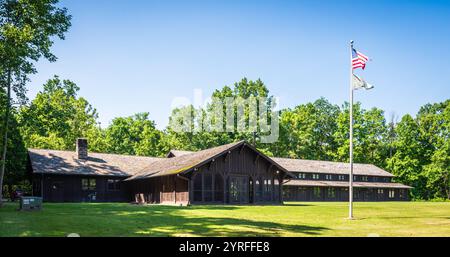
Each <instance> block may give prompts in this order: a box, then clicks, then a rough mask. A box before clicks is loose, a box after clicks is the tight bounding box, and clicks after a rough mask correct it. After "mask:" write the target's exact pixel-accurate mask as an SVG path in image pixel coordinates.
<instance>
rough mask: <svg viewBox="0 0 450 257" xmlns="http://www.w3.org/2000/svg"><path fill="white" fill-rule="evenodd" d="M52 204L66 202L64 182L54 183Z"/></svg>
mask: <svg viewBox="0 0 450 257" xmlns="http://www.w3.org/2000/svg"><path fill="white" fill-rule="evenodd" d="M51 189H52V194H51V201H52V202H64V184H63V182H62V181H54V182H52V188H51Z"/></svg>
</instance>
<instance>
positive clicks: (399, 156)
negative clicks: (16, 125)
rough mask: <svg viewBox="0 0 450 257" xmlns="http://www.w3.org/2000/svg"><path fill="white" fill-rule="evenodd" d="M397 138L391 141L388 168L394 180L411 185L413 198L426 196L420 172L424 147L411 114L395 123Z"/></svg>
mask: <svg viewBox="0 0 450 257" xmlns="http://www.w3.org/2000/svg"><path fill="white" fill-rule="evenodd" d="M395 130H396V135H397V138H396V140H395V141H394V143H393V146H394V149H395V153H394V155H393V157H392V158H389V159H388V160H387V167H388V169H389V170H390V171H391V172H392V173H393V174H394V175H395V176H396V178H395V180H396V181H399V182H401V183H404V184H407V185H410V186H413V187H414V188H413V189H412V196H413V198H419V199H420V198H427V192H426V190H425V184H426V180H425V177H424V176H423V174H422V167H423V165H425V160H424V158H423V156H424V148H423V146H422V145H423V144H422V142H421V134H420V130H419V126H418V124H417V122H416V121H415V120H414V119H413V117H411V115H408V114H407V115H405V116H403V118H402V119H401V121H400V122H399V123H398V124H397V126H396V128H395Z"/></svg>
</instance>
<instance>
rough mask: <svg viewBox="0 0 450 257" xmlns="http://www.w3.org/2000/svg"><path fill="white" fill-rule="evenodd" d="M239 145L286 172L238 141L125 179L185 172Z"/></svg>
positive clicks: (168, 161)
mask: <svg viewBox="0 0 450 257" xmlns="http://www.w3.org/2000/svg"><path fill="white" fill-rule="evenodd" d="M240 146H246V147H249V148H251V149H253V150H254V151H256V152H258V153H259V154H261V155H262V156H263V157H264V158H266V160H268V161H269V162H271V163H272V164H273V165H275V166H277V167H278V168H279V169H280V170H281V171H284V172H286V170H285V169H284V168H283V167H281V166H280V165H279V164H277V163H276V162H274V161H273V160H272V159H270V158H269V157H266V156H265V155H264V154H262V153H260V152H259V151H258V150H256V149H255V148H253V146H251V145H249V144H247V143H246V142H245V141H239V142H236V143H231V144H226V145H221V146H217V147H213V148H209V149H206V150H202V151H198V152H191V153H185V154H182V155H179V156H175V157H172V158H167V159H165V160H162V161H158V162H155V163H152V164H150V165H148V166H147V167H146V168H144V169H143V170H142V171H141V172H138V173H136V174H135V175H133V176H132V177H130V178H128V179H126V180H134V179H144V178H151V177H159V176H167V175H173V174H179V173H183V172H187V171H189V170H192V169H193V168H196V167H199V166H201V165H203V164H205V163H207V162H209V161H210V160H211V159H214V158H217V157H218V156H220V155H222V154H224V153H226V152H229V151H231V150H233V149H235V148H237V147H240Z"/></svg>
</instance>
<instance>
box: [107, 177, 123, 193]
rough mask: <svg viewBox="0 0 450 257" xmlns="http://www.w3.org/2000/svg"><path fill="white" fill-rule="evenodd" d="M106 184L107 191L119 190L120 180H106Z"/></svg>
mask: <svg viewBox="0 0 450 257" xmlns="http://www.w3.org/2000/svg"><path fill="white" fill-rule="evenodd" d="M107 184H108V190H109V191H118V190H120V179H108V180H107Z"/></svg>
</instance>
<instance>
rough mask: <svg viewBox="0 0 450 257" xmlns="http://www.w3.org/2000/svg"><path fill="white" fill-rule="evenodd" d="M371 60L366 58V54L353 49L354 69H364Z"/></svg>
mask: <svg viewBox="0 0 450 257" xmlns="http://www.w3.org/2000/svg"><path fill="white" fill-rule="evenodd" d="M368 60H369V57H367V56H365V55H364V54H362V53H360V52H358V51H356V50H355V49H353V48H352V66H353V69H357V68H362V69H363V70H364V68H365V67H366V62H367V61H368Z"/></svg>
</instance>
